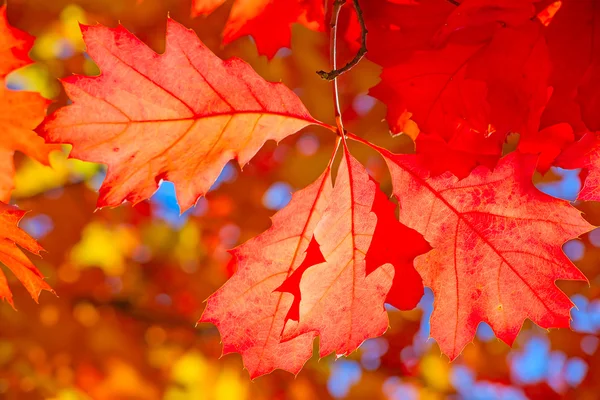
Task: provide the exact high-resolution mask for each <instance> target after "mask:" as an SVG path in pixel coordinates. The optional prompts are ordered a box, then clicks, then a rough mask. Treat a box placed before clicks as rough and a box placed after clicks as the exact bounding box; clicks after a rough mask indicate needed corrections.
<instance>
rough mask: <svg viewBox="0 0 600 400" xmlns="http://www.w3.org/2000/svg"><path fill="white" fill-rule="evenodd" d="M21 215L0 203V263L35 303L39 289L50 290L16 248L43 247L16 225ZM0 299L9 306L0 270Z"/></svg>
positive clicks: (9, 297) (35, 250)
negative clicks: (15, 278)
mask: <svg viewBox="0 0 600 400" xmlns="http://www.w3.org/2000/svg"><path fill="white" fill-rule="evenodd" d="M24 215H25V211H21V210H19V209H17V208H16V207H13V206H10V205H7V204H4V203H2V202H0V263H2V264H4V265H5V266H6V267H7V268H8V269H9V270H10V271H11V272H12V273H13V274H14V275H15V276H16V277H17V278H18V279H19V281H21V283H22V284H23V286H25V289H27V291H28V292H29V294H30V295H31V297H33V299H34V300H35V301H36V302H37V301H38V298H39V295H40V292H41V291H42V290H48V291H50V292H52V293H54V291H53V290H52V288H50V286H48V284H47V283H46V282H45V281H44V277H43V276H42V274H41V273H40V271H39V270H38V269H37V268H36V267H35V266H34V265H33V264H32V263H31V261H30V260H29V258H27V256H26V255H25V254H23V252H22V251H21V250H20V249H19V248H18V247H17V245H19V246H20V247H22V248H24V249H25V250H27V251H29V252H31V253H34V254H37V255H39V254H40V251H42V250H43V249H42V248H41V247H40V245H39V244H38V243H37V242H36V241H35V240H34V239H33V238H31V237H30V236H29V235H27V234H26V233H25V232H23V231H22V230H21V229H19V228H18V227H17V224H18V223H19V221H20V220H21V218H23V216H24ZM0 299H2V300H6V301H8V302H9V303H10V304H11V305H12V306H13V307H14V303H13V298H12V293H11V291H10V288H9V287H8V282H7V280H6V276H5V275H4V273H3V272H2V270H1V269H0Z"/></svg>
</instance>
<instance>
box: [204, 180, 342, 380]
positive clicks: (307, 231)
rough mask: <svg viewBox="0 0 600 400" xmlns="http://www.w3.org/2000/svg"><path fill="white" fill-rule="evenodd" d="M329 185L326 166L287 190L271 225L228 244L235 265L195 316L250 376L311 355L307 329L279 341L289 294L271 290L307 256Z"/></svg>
mask: <svg viewBox="0 0 600 400" xmlns="http://www.w3.org/2000/svg"><path fill="white" fill-rule="evenodd" d="M331 186H332V183H331V176H330V169H329V168H327V169H326V171H325V172H324V173H323V174H322V175H321V176H320V177H319V178H318V179H317V180H316V181H315V182H313V183H312V184H310V185H309V186H307V187H306V188H304V189H302V190H299V191H297V192H295V193H294V194H293V195H292V200H291V201H290V203H289V204H288V205H287V206H286V207H284V208H283V209H282V210H281V211H279V212H278V213H276V214H275V215H274V216H273V218H272V221H273V224H272V226H271V228H269V229H268V230H267V231H266V232H264V233H263V234H261V235H259V236H257V237H255V238H253V239H250V240H249V241H247V242H246V243H244V244H242V245H240V246H238V247H237V248H235V249H233V250H231V254H232V256H233V262H234V263H235V264H236V267H237V270H236V272H235V273H234V275H233V276H232V277H231V278H230V279H229V280H228V281H227V282H226V283H225V284H224V285H223V286H222V287H221V288H220V289H219V290H218V291H217V292H216V293H214V294H213V295H212V296H211V297H210V298H209V299H208V301H207V304H206V309H205V310H204V313H203V314H202V317H201V319H200V322H212V323H214V324H215V325H216V326H217V328H219V332H220V334H221V341H222V342H223V354H228V353H231V352H234V351H235V352H239V353H240V354H241V355H242V358H243V361H244V366H245V367H246V369H248V372H249V373H250V377H251V378H255V377H257V376H260V375H264V374H267V373H269V372H271V371H273V370H274V369H276V368H279V369H283V370H286V371H289V372H292V373H294V374H297V373H298V372H300V369H301V368H302V366H303V365H304V363H305V362H306V361H307V360H308V359H309V358H310V357H311V355H312V342H313V340H314V338H315V334H314V333H313V332H310V333H307V334H304V335H298V336H297V337H295V338H293V339H291V340H288V341H286V342H282V341H281V332H282V331H283V328H284V326H285V318H286V316H287V314H288V311H289V309H290V307H291V305H292V301H293V299H292V296H290V295H289V294H285V293H282V292H277V291H275V290H276V289H277V288H278V287H279V286H280V285H281V284H282V283H283V282H284V281H285V279H286V278H287V277H288V276H290V275H291V274H292V272H293V271H294V270H296V269H298V268H299V267H300V266H301V265H303V264H304V263H305V261H306V260H307V259H308V253H307V250H308V249H309V247H310V244H311V243H312V241H311V239H312V237H313V232H314V229H315V227H316V226H317V224H318V222H319V220H320V218H321V215H322V214H323V212H324V211H325V208H326V207H327V204H328V202H329V197H330V196H331V190H332V187H331ZM308 261H310V260H308Z"/></svg>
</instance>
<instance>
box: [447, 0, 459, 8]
mask: <svg viewBox="0 0 600 400" xmlns="http://www.w3.org/2000/svg"><path fill="white" fill-rule="evenodd" d="M446 1H447V2H448V3H450V4H453V5H455V6H456V7H458V6H460V3H459V2H458V1H456V0H446Z"/></svg>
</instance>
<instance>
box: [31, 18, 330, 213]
mask: <svg viewBox="0 0 600 400" xmlns="http://www.w3.org/2000/svg"><path fill="white" fill-rule="evenodd" d="M82 31H83V37H84V41H85V43H86V46H87V52H88V54H89V55H90V56H91V57H92V59H93V60H94V61H95V62H96V63H97V64H98V66H99V67H100V70H101V71H102V72H101V74H100V75H99V76H96V77H86V76H73V77H69V78H66V79H64V80H63V85H64V88H65V90H66V92H67V95H68V96H69V97H70V98H71V100H72V101H73V104H72V105H70V106H67V107H64V108H61V109H59V110H57V111H56V112H55V113H54V114H52V115H51V116H50V117H49V118H47V119H46V121H45V122H44V123H43V124H42V125H41V126H40V127H39V128H38V131H39V132H40V133H41V134H42V136H44V137H45V138H46V140H47V141H49V142H53V143H69V144H72V145H73V150H72V152H71V156H72V157H74V158H78V159H81V160H85V161H92V162H99V163H104V164H107V165H108V173H107V177H106V180H105V181H104V183H103V185H102V187H101V188H100V197H99V199H98V206H99V207H103V206H117V205H119V204H121V203H122V202H123V201H124V200H129V201H131V202H133V203H138V202H140V201H142V200H144V199H147V198H149V197H150V196H151V195H152V194H153V192H154V191H155V190H156V188H157V186H158V182H159V181H160V180H161V179H165V180H169V181H172V182H173V183H174V184H175V187H176V193H177V198H178V201H179V205H180V207H181V210H182V212H183V211H185V210H187V209H188V208H190V207H192V206H193V205H194V204H195V202H196V201H197V199H198V198H199V197H201V196H203V195H204V194H205V193H206V192H207V191H208V190H209V189H210V187H211V185H212V184H213V183H214V182H215V180H216V179H217V177H218V175H219V174H220V172H221V170H222V169H223V167H224V166H225V164H226V163H227V162H229V161H230V160H232V159H236V160H237V161H238V162H239V163H240V165H241V166H244V165H245V164H246V163H247V162H248V161H249V160H250V159H251V158H252V157H253V156H254V155H255V154H256V152H257V151H258V150H259V149H260V148H261V146H262V145H263V144H264V143H265V142H266V141H267V140H270V139H274V140H277V141H279V140H281V139H283V138H285V137H287V136H289V135H291V134H293V133H295V132H296V131H298V130H300V129H302V128H304V127H305V126H307V125H310V124H320V123H319V122H317V121H316V120H315V119H313V118H312V117H311V116H310V115H309V113H308V111H307V110H306V108H305V107H304V105H303V104H302V103H301V101H300V99H299V98H298V97H297V96H296V95H295V94H294V93H293V92H292V91H291V90H289V89H288V88H287V87H285V86H284V85H283V84H281V83H269V82H266V81H264V80H263V79H262V78H261V77H259V76H258V75H257V74H256V73H255V72H254V71H253V70H252V69H251V67H250V66H249V65H248V64H246V63H245V62H244V61H242V60H240V59H238V58H232V59H230V60H227V61H222V60H221V59H219V58H218V57H217V56H216V55H214V54H213V53H212V52H211V51H210V50H209V49H208V48H207V47H206V46H205V45H204V44H202V42H200V40H199V39H198V37H197V36H196V35H195V34H194V32H193V31H191V30H188V29H186V28H185V27H183V26H182V25H180V24H178V23H177V22H175V21H173V20H172V19H169V20H168V22H167V38H166V51H165V53H164V54H160V55H159V54H156V53H155V52H154V51H152V50H151V49H150V48H149V47H148V46H146V45H145V44H143V43H142V42H141V41H140V40H139V39H138V38H136V37H135V36H134V35H133V34H131V33H130V32H128V31H127V30H126V29H125V28H123V27H122V26H119V27H117V28H115V29H111V28H107V27H104V26H101V25H97V26H82Z"/></svg>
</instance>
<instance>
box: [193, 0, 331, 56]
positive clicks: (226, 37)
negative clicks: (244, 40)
mask: <svg viewBox="0 0 600 400" xmlns="http://www.w3.org/2000/svg"><path fill="white" fill-rule="evenodd" d="M224 3H225V0H194V1H193V3H192V16H197V15H208V14H211V13H212V12H213V11H214V10H215V9H217V8H218V7H220V6H222V5H223V4H224ZM324 18H325V15H324V8H323V2H322V1H320V0H250V1H244V0H236V1H234V3H233V7H232V8H231V13H230V14H229V19H228V20H227V23H226V25H225V31H224V32H223V43H224V44H228V43H231V42H233V41H234V40H236V39H238V38H240V37H242V36H245V35H251V36H252V38H253V39H254V41H255V42H256V47H257V49H258V52H259V53H260V54H264V55H266V56H267V57H268V58H273V56H275V53H276V52H277V50H279V49H280V48H282V47H290V40H291V32H290V29H291V25H292V24H293V23H300V24H302V25H304V26H305V27H307V28H309V29H313V30H322V29H323V20H324Z"/></svg>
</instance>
